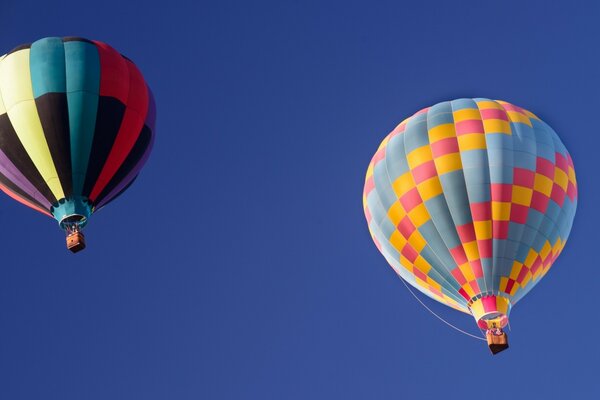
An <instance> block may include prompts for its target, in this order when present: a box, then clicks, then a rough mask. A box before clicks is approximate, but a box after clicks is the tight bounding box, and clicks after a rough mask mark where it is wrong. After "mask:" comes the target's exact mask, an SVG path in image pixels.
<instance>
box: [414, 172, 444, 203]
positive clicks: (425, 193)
mask: <svg viewBox="0 0 600 400" xmlns="http://www.w3.org/2000/svg"><path fill="white" fill-rule="evenodd" d="M417 188H418V190H419V194H420V195H421V198H422V199H423V201H427V200H429V199H431V198H433V197H435V196H439V195H440V194H441V193H442V185H441V183H440V179H439V178H438V177H437V176H434V177H433V178H429V179H427V180H426V181H424V182H421V183H419V184H418V185H417Z"/></svg>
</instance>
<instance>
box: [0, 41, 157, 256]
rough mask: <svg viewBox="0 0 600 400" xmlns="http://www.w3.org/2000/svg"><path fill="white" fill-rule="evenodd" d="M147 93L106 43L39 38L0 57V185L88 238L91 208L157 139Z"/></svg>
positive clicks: (115, 191) (76, 241)
mask: <svg viewBox="0 0 600 400" xmlns="http://www.w3.org/2000/svg"><path fill="white" fill-rule="evenodd" d="M154 121H155V108H154V100H153V97H152V93H151V91H150V89H149V88H148V86H147V85H146V82H145V81H144V78H143V76H142V74H141V73H140V71H139V70H138V69H137V67H136V66H135V65H134V64H133V62H131V61H130V60H129V59H127V58H126V57H124V56H122V55H121V54H119V53H118V52H117V51H115V50H114V49H113V48H112V47H110V46H108V45H107V44H104V43H102V42H97V41H90V40H86V39H82V38H56V37H51V38H45V39H41V40H38V41H36V42H34V43H32V44H27V45H23V46H19V47H17V48H15V49H13V50H12V51H10V52H9V53H8V54H6V55H4V56H2V57H0V189H2V190H3V191H4V192H5V193H7V194H8V195H9V196H11V197H12V198H14V199H15V200H17V201H19V202H21V203H23V204H25V205H26V206H29V207H31V208H33V209H35V210H37V211H39V212H41V213H43V214H46V215H48V216H52V217H54V218H55V219H56V220H57V221H58V222H59V224H60V227H61V228H62V229H64V230H65V231H66V232H67V247H69V249H70V250H71V251H74V252H75V251H78V250H81V249H82V248H84V247H85V243H84V241H83V234H82V233H81V229H82V228H83V227H84V226H85V225H86V223H87V222H88V219H89V217H90V216H91V215H92V213H93V212H94V211H96V210H98V209H100V208H101V207H103V206H105V205H106V204H108V203H110V202H111V201H112V200H114V199H115V198H116V197H117V196H119V194H121V193H122V192H123V191H124V190H125V189H127V187H128V186H129V185H130V184H131V183H132V182H133V180H134V179H135V178H136V177H137V175H138V173H139V172H140V169H141V168H142V166H143V165H144V163H145V161H146V159H147V158H148V155H149V154H150V150H151V148H152V143H153V140H154Z"/></svg>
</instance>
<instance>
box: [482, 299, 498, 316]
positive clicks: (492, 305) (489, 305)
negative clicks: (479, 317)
mask: <svg viewBox="0 0 600 400" xmlns="http://www.w3.org/2000/svg"><path fill="white" fill-rule="evenodd" d="M481 303H482V304H483V310H484V311H485V312H492V311H497V310H496V296H486V297H482V298H481Z"/></svg>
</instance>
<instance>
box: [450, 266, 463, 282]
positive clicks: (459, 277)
mask: <svg viewBox="0 0 600 400" xmlns="http://www.w3.org/2000/svg"><path fill="white" fill-rule="evenodd" d="M451 274H452V276H453V277H454V279H456V282H458V284H459V285H460V286H462V285H464V284H465V283H466V282H467V279H466V278H465V276H464V275H463V273H462V271H461V270H460V268H454V269H453V270H452V271H451Z"/></svg>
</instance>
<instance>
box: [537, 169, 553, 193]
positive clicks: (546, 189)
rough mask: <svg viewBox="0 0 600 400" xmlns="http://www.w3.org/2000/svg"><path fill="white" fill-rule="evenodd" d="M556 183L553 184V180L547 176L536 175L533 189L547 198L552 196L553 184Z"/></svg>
mask: <svg viewBox="0 0 600 400" xmlns="http://www.w3.org/2000/svg"><path fill="white" fill-rule="evenodd" d="M553 183H554V182H552V180H551V179H550V178H548V177H547V176H544V175H542V174H538V173H536V174H535V181H534V182H533V188H534V189H535V190H537V191H538V192H540V193H543V194H545V195H546V196H548V197H550V194H551V193H552V184H553Z"/></svg>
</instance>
